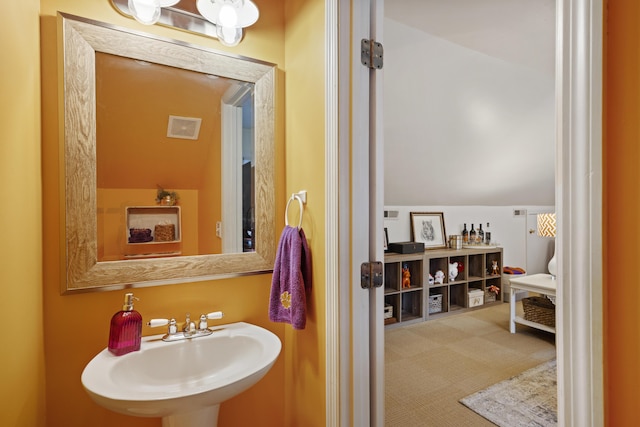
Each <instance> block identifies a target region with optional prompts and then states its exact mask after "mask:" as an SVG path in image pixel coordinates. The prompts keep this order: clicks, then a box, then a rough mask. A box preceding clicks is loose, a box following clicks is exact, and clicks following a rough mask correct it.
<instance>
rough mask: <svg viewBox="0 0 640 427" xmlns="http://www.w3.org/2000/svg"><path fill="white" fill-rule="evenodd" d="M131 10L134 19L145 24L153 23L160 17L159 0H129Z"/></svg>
mask: <svg viewBox="0 0 640 427" xmlns="http://www.w3.org/2000/svg"><path fill="white" fill-rule="evenodd" d="M128 4H129V11H130V12H131V15H132V16H133V17H134V19H135V20H136V21H138V22H140V23H141V24H144V25H153V24H155V23H156V22H158V20H159V19H160V13H161V9H160V1H159V0H129V3H128Z"/></svg>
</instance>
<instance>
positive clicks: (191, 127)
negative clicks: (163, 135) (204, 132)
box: [167, 116, 202, 139]
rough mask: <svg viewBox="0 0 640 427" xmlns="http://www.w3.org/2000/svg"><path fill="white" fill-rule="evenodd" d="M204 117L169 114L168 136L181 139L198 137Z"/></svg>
mask: <svg viewBox="0 0 640 427" xmlns="http://www.w3.org/2000/svg"><path fill="white" fill-rule="evenodd" d="M200 123H202V119H198V118H194V117H180V116H169V126H168V127H167V137H169V138H179V139H198V134H199V133H200Z"/></svg>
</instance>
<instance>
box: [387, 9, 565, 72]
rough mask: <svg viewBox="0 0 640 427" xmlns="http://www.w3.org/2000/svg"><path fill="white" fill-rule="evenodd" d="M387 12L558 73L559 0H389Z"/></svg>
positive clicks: (440, 34)
mask: <svg viewBox="0 0 640 427" xmlns="http://www.w3.org/2000/svg"><path fill="white" fill-rule="evenodd" d="M384 8H385V9H384V14H385V17H387V18H390V19H393V20H395V21H398V22H401V23H403V24H405V25H408V26H411V27H414V28H416V29H418V30H420V31H423V32H425V33H428V34H431V35H433V36H437V37H440V38H442V39H445V40H448V41H450V42H453V43H456V44H459V45H461V46H464V47H466V48H469V49H472V50H475V51H478V52H482V53H484V54H486V55H489V56H493V57H495V58H499V59H502V60H505V61H509V62H513V63H518V64H522V65H524V66H527V67H530V68H534V69H536V70H538V71H543V72H545V73H548V74H550V75H553V74H554V72H555V71H554V68H555V55H554V54H553V52H554V51H555V9H556V1H555V0H386V1H385V4H384Z"/></svg>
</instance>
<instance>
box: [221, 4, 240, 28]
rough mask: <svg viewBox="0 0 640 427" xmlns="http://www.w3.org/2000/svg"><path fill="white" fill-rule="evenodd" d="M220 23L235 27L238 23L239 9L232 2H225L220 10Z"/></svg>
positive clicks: (224, 25) (223, 25)
mask: <svg viewBox="0 0 640 427" xmlns="http://www.w3.org/2000/svg"><path fill="white" fill-rule="evenodd" d="M217 21H218V25H220V26H222V27H233V28H235V27H236V26H237V25H238V10H237V9H236V8H235V7H233V6H231V5H230V4H223V5H222V6H221V7H220V11H219V12H218V20H217Z"/></svg>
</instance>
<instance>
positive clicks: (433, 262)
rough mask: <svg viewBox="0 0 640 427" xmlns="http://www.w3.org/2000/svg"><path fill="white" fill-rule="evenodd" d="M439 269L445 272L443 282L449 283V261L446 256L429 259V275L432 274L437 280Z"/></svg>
mask: <svg viewBox="0 0 640 427" xmlns="http://www.w3.org/2000/svg"><path fill="white" fill-rule="evenodd" d="M438 271H442V274H444V277H443V280H442V283H447V278H448V276H449V274H448V271H449V263H448V262H447V259H446V258H432V259H430V260H429V271H428V272H427V276H429V275H430V276H431V277H433V278H434V280H437V277H438V275H437V273H438Z"/></svg>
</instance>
